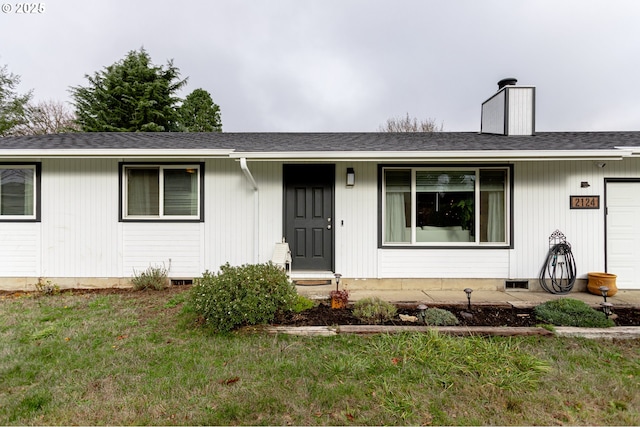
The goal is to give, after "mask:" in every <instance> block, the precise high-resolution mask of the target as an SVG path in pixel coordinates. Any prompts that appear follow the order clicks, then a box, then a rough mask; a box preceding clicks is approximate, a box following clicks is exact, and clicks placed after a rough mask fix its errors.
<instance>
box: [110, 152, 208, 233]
mask: <svg viewBox="0 0 640 427" xmlns="http://www.w3.org/2000/svg"><path fill="white" fill-rule="evenodd" d="M203 170H204V165H203V164H202V163H195V164H173V163H171V164H139V163H138V164H121V169H120V180H121V185H120V191H121V212H120V218H121V220H123V221H127V220H133V221H150V220H151V221H153V220H160V221H202V220H203V218H204V215H203V203H204V175H203Z"/></svg>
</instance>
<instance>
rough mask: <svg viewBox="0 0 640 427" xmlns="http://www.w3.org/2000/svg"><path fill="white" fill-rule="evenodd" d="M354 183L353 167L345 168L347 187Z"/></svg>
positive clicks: (354, 173)
mask: <svg viewBox="0 0 640 427" xmlns="http://www.w3.org/2000/svg"><path fill="white" fill-rule="evenodd" d="M354 185H356V172H355V171H354V170H353V168H347V187H353V186H354Z"/></svg>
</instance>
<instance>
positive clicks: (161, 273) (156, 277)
mask: <svg viewBox="0 0 640 427" xmlns="http://www.w3.org/2000/svg"><path fill="white" fill-rule="evenodd" d="M133 276H134V277H133V279H131V283H132V284H133V289H135V290H136V291H141V290H143V289H155V290H157V291H161V290H163V289H164V288H166V287H167V284H168V281H169V270H167V269H166V268H165V266H164V265H163V266H153V265H150V266H149V267H148V268H147V269H146V270H145V271H143V272H142V273H140V274H138V273H136V271H135V270H134V271H133Z"/></svg>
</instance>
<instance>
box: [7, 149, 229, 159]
mask: <svg viewBox="0 0 640 427" xmlns="http://www.w3.org/2000/svg"><path fill="white" fill-rule="evenodd" d="M232 152H233V150H227V149H225V150H217V149H214V150H211V149H194V150H189V149H180V148H166V149H153V148H124V149H114V148H100V149H52V148H49V149H27V150H19V149H11V148H10V149H0V158H20V159H31V158H35V159H54V158H63V159H70V158H79V159H91V158H101V159H105V158H107V159H134V158H135V159H192V158H197V159H201V158H228V157H229V156H230V154H231V153H232Z"/></svg>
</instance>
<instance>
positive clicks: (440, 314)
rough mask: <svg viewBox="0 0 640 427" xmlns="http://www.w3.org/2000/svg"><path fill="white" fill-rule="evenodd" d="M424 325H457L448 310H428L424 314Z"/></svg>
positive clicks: (454, 317) (454, 316) (456, 321)
mask: <svg viewBox="0 0 640 427" xmlns="http://www.w3.org/2000/svg"><path fill="white" fill-rule="evenodd" d="M424 323H425V325H429V326H455V325H457V324H458V318H457V317H456V315H455V314H453V313H452V312H450V311H448V310H444V309H442V308H428V309H426V310H425V312H424Z"/></svg>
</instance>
